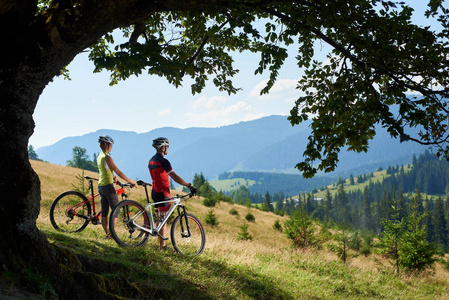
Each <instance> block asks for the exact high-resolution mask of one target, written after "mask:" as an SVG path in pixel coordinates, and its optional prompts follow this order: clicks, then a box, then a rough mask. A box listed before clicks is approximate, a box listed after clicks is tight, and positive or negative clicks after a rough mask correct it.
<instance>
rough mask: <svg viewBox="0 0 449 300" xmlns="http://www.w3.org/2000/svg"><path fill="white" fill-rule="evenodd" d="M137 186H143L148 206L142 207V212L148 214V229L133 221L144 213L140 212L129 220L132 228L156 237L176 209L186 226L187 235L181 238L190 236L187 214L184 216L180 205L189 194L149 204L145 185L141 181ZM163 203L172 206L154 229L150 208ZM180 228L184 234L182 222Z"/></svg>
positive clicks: (184, 211) (182, 206) (183, 208)
mask: <svg viewBox="0 0 449 300" xmlns="http://www.w3.org/2000/svg"><path fill="white" fill-rule="evenodd" d="M138 184H140V185H143V186H144V187H145V194H146V196H147V201H148V204H147V205H146V206H145V207H144V211H145V210H146V211H148V213H149V217H150V228H146V227H143V226H140V225H139V224H137V223H136V222H135V221H134V220H135V219H137V218H138V217H139V216H141V215H142V214H143V213H144V211H142V212H140V213H139V214H136V215H135V216H134V217H133V218H132V219H131V220H129V222H132V224H133V226H135V227H136V228H139V229H140V230H142V231H144V232H147V233H149V234H150V235H152V236H156V235H159V231H160V230H161V228H162V227H163V226H164V225H165V224H166V223H167V221H168V219H169V218H170V216H171V215H172V214H173V212H174V211H175V209H177V210H178V214H179V215H180V216H184V217H185V221H186V225H187V235H184V234H183V237H190V236H191V232H190V227H189V222H188V220H187V214H186V210H185V207H184V205H182V198H184V197H188V196H189V194H187V195H184V196H179V195H176V197H172V198H171V199H170V200H166V201H160V202H157V203H151V202H150V198H149V196H148V190H147V184H145V183H144V182H142V181H141V182H140V183H139V182H138ZM163 203H172V205H171V206H170V209H169V210H168V211H167V213H166V214H165V216H164V218H163V219H162V221H161V222H160V223H159V225H158V226H157V228H155V225H154V214H153V209H152V207H153V206H155V205H156V204H163ZM180 208H182V210H183V211H182V212H181V211H180ZM181 228H182V231H183V232H184V226H183V224H182V222H181Z"/></svg>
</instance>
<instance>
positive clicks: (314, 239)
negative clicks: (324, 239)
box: [284, 209, 321, 248]
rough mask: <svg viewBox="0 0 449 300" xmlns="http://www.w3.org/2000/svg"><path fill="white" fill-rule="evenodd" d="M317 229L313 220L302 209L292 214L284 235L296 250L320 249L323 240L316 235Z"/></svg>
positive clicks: (285, 226) (286, 223)
mask: <svg viewBox="0 0 449 300" xmlns="http://www.w3.org/2000/svg"><path fill="white" fill-rule="evenodd" d="M316 229H317V228H316V225H315V224H314V222H313V220H312V219H311V218H310V217H309V216H308V215H307V213H306V212H305V211H304V210H302V209H299V210H296V211H294V212H292V214H291V215H290V220H288V221H287V222H285V225H284V233H285V234H286V236H287V238H288V239H289V240H290V241H291V242H292V245H293V247H294V248H307V247H320V244H321V240H320V238H319V237H318V236H316V235H315V231H316Z"/></svg>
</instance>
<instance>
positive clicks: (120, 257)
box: [31, 161, 449, 299]
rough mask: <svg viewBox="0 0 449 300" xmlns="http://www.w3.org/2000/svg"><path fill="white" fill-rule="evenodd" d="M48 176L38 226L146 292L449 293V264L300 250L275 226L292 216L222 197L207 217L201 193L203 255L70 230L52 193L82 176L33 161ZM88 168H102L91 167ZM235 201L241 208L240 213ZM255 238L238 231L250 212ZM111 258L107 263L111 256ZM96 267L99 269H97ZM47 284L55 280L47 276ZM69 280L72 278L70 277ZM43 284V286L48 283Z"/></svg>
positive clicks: (207, 295) (94, 230)
mask: <svg viewBox="0 0 449 300" xmlns="http://www.w3.org/2000/svg"><path fill="white" fill-rule="evenodd" d="M31 163H32V166H33V168H34V170H35V171H36V172H37V174H38V175H39V178H40V180H41V185H42V186H41V190H42V202H41V203H42V205H41V212H40V216H39V218H38V220H37V226H38V227H39V228H40V230H41V231H42V232H44V233H45V234H46V235H47V237H48V240H49V241H50V242H51V243H54V244H56V245H59V246H62V247H65V248H68V249H70V250H71V251H74V252H76V253H82V254H85V255H88V256H90V257H92V258H95V259H98V260H99V261H103V262H105V263H98V262H99V261H97V263H96V264H95V266H96V268H94V269H95V273H96V274H99V275H101V276H106V277H109V278H117V277H119V278H126V279H127V280H128V281H130V282H132V283H133V284H135V286H137V287H138V288H139V289H141V290H142V292H143V293H144V294H145V297H142V298H146V299H154V298H156V299H448V298H449V272H448V270H447V269H445V268H443V266H442V265H441V264H437V265H435V268H434V270H431V271H430V272H426V273H425V274H420V275H416V276H406V275H395V274H393V273H392V267H391V266H390V264H389V263H388V262H386V261H385V260H383V259H382V258H381V257H378V256H374V255H370V256H368V257H364V256H359V257H357V258H353V259H351V260H350V261H349V262H347V263H346V264H343V263H342V262H340V261H339V260H338V259H337V257H336V256H335V255H334V254H332V253H330V252H328V251H325V250H314V249H311V250H307V251H299V250H294V249H292V248H290V244H289V241H288V240H287V239H286V237H285V236H284V235H283V234H282V233H279V232H278V231H276V230H274V229H273V228H272V227H273V224H274V222H275V220H280V221H281V223H283V222H284V221H285V220H287V218H286V217H279V216H276V215H274V214H272V213H267V212H262V211H259V210H255V209H250V208H247V207H244V206H240V205H232V204H229V203H221V204H220V205H218V206H217V207H216V208H214V213H215V214H216V216H217V217H218V221H219V225H218V226H215V227H212V226H210V225H206V224H205V222H204V219H205V216H206V215H207V213H208V211H209V210H210V208H207V207H205V206H203V205H202V204H201V201H202V200H201V199H199V198H193V199H191V200H189V201H188V204H187V209H188V211H189V212H191V213H193V214H195V215H197V216H198V217H199V218H200V219H201V220H202V221H203V224H204V226H205V229H206V235H207V242H206V249H205V251H204V253H203V254H202V255H201V256H199V257H194V258H186V257H182V256H178V255H176V254H174V253H169V252H160V251H159V250H158V247H157V240H156V239H150V240H149V242H148V243H147V244H146V245H145V246H144V247H141V248H136V249H130V248H122V247H119V246H117V245H116V244H115V242H114V241H112V240H104V239H103V237H104V233H103V231H102V228H101V226H94V225H92V224H89V226H88V227H87V228H86V230H84V231H83V232H81V233H77V234H64V233H60V232H57V231H55V230H54V229H53V227H52V226H51V225H50V221H49V219H48V210H49V207H50V204H51V201H52V200H53V199H54V198H55V197H56V196H57V195H58V194H59V193H60V192H63V191H65V190H67V189H71V188H72V184H75V185H76V184H77V179H76V175H77V174H81V171H80V170H78V169H74V168H68V167H62V166H55V165H51V164H48V163H43V162H38V161H32V162H31ZM85 174H86V175H90V176H95V175H97V174H95V173H90V172H86V173H85ZM130 198H131V199H135V200H142V199H143V198H144V190H143V188H141V187H139V188H137V189H133V190H132V191H131V196H130ZM231 208H235V209H236V210H237V211H238V213H239V214H238V215H237V216H234V215H231V214H230V213H229V211H230V209H231ZM248 212H251V213H252V214H253V215H254V217H255V222H254V223H252V222H251V223H248V224H249V228H248V231H249V233H250V234H251V236H252V237H253V239H252V240H251V241H239V240H238V239H237V236H238V233H239V232H240V226H241V225H242V224H244V220H245V215H246V214H247V213H248ZM106 263H107V264H106ZM92 272H93V271H92ZM40 284H41V285H42V286H45V287H47V288H48V284H46V283H45V282H44V283H42V282H41V283H40ZM68 284H70V283H68ZM41 289H43V287H41Z"/></svg>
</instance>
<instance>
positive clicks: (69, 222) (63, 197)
mask: <svg viewBox="0 0 449 300" xmlns="http://www.w3.org/2000/svg"><path fill="white" fill-rule="evenodd" d="M90 214H91V208H90V203H89V202H88V200H87V198H86V196H84V195H83V194H81V193H79V192H76V191H67V192H64V193H62V194H60V195H59V196H58V197H56V199H55V200H53V203H52V204H51V207H50V221H51V224H52V225H53V227H54V228H55V229H56V230H60V231H64V232H80V231H82V230H83V229H84V228H86V226H87V224H88V223H89V218H88V216H90Z"/></svg>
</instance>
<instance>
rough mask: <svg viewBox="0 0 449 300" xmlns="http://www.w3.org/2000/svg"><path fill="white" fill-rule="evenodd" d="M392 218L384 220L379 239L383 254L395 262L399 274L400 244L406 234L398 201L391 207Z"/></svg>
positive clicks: (394, 201)
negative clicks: (399, 214) (399, 216)
mask: <svg viewBox="0 0 449 300" xmlns="http://www.w3.org/2000/svg"><path fill="white" fill-rule="evenodd" d="M391 209H392V218H391V219H385V218H384V219H382V222H381V224H382V226H383V228H384V230H383V232H382V235H381V237H380V238H379V246H380V248H381V253H382V254H383V255H385V256H386V257H388V258H390V259H392V260H393V263H394V266H395V270H396V273H399V266H400V263H399V243H400V238H401V235H402V234H403V232H404V227H405V225H404V220H399V219H398V209H397V203H396V200H393V203H392V205H391Z"/></svg>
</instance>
